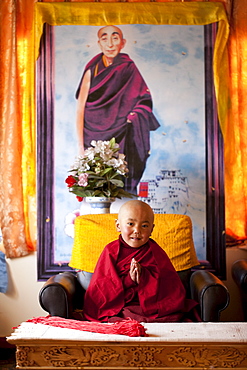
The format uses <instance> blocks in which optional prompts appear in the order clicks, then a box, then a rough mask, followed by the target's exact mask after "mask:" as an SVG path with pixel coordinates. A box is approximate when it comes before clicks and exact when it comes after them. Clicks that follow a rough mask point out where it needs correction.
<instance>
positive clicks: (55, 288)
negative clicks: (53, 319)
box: [39, 272, 85, 319]
mask: <svg viewBox="0 0 247 370" xmlns="http://www.w3.org/2000/svg"><path fill="white" fill-rule="evenodd" d="M84 293H85V292H84V290H83V289H82V287H81V286H80V284H79V282H78V281H77V278H76V276H75V275H74V274H73V273H71V272H63V273H61V274H58V275H55V276H52V277H51V278H50V279H48V280H47V281H46V283H45V284H44V285H43V287H42V288H41V290H40V292H39V302H40V305H41V307H42V308H43V309H44V310H45V311H47V312H49V314H50V315H51V316H60V317H63V318H66V319H68V318H72V317H73V316H72V312H73V310H75V309H76V308H81V307H82V305H83V298H84Z"/></svg>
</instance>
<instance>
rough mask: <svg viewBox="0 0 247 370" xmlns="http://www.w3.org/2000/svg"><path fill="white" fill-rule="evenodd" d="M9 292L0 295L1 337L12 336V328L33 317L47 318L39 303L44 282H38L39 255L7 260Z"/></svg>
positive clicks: (34, 254)
mask: <svg viewBox="0 0 247 370" xmlns="http://www.w3.org/2000/svg"><path fill="white" fill-rule="evenodd" d="M6 262H7V270H8V279H9V284H8V290H7V293H6V294H3V293H0V337H5V336H8V335H10V333H11V332H12V328H13V327H16V326H18V325H19V324H20V323H21V322H23V321H26V320H28V319H30V318H32V317H37V316H46V315H47V314H48V313H47V312H45V311H44V310H42V308H41V307H40V305H39V301H38V293H39V290H40V289H41V287H42V286H43V284H44V283H43V282H37V268H36V266H37V255H36V253H33V254H30V255H28V256H26V257H21V258H13V259H10V258H7V260H6Z"/></svg>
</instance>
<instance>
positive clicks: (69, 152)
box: [37, 4, 225, 280]
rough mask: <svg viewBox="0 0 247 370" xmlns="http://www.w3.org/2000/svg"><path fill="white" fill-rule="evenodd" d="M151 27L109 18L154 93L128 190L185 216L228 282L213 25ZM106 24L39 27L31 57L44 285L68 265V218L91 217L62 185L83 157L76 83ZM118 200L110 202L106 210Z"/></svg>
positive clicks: (202, 255) (209, 263) (203, 257)
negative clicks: (143, 153)
mask: <svg viewBox="0 0 247 370" xmlns="http://www.w3.org/2000/svg"><path fill="white" fill-rule="evenodd" d="M57 5H58V4H57ZM149 5H151V4H149ZM153 23H154V24H153ZM153 23H151V24H150V23H148V24H143V23H141V22H136V23H131V24H122V23H121V24H118V23H116V22H114V25H116V27H118V28H119V29H120V30H121V32H122V34H123V38H124V40H126V41H125V43H124V47H123V48H122V49H121V51H120V53H121V54H124V55H127V56H128V58H130V59H131V61H132V62H133V63H134V65H135V67H136V70H137V73H138V74H139V75H140V76H141V78H142V79H143V81H144V84H145V86H146V87H147V89H148V90H149V92H150V96H151V98H150V101H151V110H152V115H153V117H154V121H155V124H154V125H153V127H152V129H150V132H149V133H148V141H149V152H148V158H147V159H146V161H145V164H144V170H143V171H142V174H141V176H140V177H139V179H138V181H137V183H136V188H135V189H134V192H135V193H136V195H137V196H138V199H141V200H143V201H145V202H147V203H148V204H149V205H150V206H151V207H152V209H153V210H154V212H155V213H177V214H186V215H188V216H190V218H191V219H192V224H193V239H194V243H195V248H196V253H197V256H198V259H199V260H200V261H202V264H203V267H204V268H209V269H210V270H212V271H214V272H215V273H216V274H217V275H218V276H219V277H221V278H224V275H225V244H224V227H225V225H224V181H223V178H224V171H223V169H224V166H223V163H224V162H223V139H222V134H221V129H220V125H219V121H218V112H217V104H216V97H215V86H214V78H213V77H214V76H213V67H212V65H213V55H214V47H215V42H216V40H217V32H218V24H217V23H213V24H209V25H205V24H186V25H184V24H156V22H153ZM104 26H106V24H105V23H104V22H102V23H100V22H99V24H97V25H94V24H92V25H91V24H61V25H48V24H45V25H44V30H43V34H42V38H41V44H40V56H39V58H38V60H37V165H38V230H39V238H38V248H39V249H38V250H39V252H38V275H39V279H40V280H42V279H46V278H47V277H49V276H51V275H53V274H55V273H57V272H58V271H60V270H62V271H64V270H67V269H70V268H69V267H68V263H69V260H70V256H71V251H72V247H73V237H74V220H75V218H76V217H77V216H78V215H80V214H86V213H90V210H89V208H88V205H87V204H86V202H85V201H83V202H78V200H77V199H76V197H75V195H73V194H71V193H69V191H68V188H67V186H66V184H65V179H66V177H67V175H68V171H69V170H70V168H71V165H72V164H73V162H74V159H75V157H76V156H77V155H78V152H79V144H78V143H79V138H78V130H77V126H76V112H77V110H78V101H77V96H78V94H77V91H78V87H79V86H80V81H81V79H82V76H83V73H84V69H85V66H86V65H87V64H88V63H89V62H90V61H92V60H94V58H95V57H96V56H98V55H99V54H100V53H101V49H100V45H99V39H98V32H99V30H100V29H101V28H102V27H104ZM139 75H138V76H139ZM105 78H106V77H105ZM129 86H130V85H129V84H128V87H129ZM135 86H136V85H135ZM129 89H130V88H129ZM102 91H103V90H102ZM103 94H104V92H103ZM131 94H132V91H130V90H128V95H131ZM114 95H116V94H115V93H114ZM126 96H127V95H124V99H125V100H124V102H122V103H121V106H122V105H124V104H125V102H127V98H126ZM126 104H127V103H126ZM130 110H131V108H130ZM113 114H114V113H113V111H112V115H113ZM109 115H111V110H110V109H109ZM101 119H102V121H103V116H102V117H101ZM110 119H111V118H110V117H109V122H110ZM143 122H144V121H143ZM143 122H142V124H144V123H143ZM100 124H101V122H100V120H99V125H100ZM143 127H144V126H143ZM106 131H107V130H102V131H101V132H100V133H99V136H97V135H96V133H95V136H97V137H96V139H99V138H100V139H101V140H109V139H110V137H109V134H107V133H105V132H106ZM95 132H96V130H95ZM107 135H108V136H107ZM133 137H134V136H133ZM136 137H137V136H136ZM92 139H95V138H94V136H92ZM133 140H137V139H136V138H135V137H134V139H133ZM129 141H130V139H128V142H129ZM130 145H131V147H133V143H132V144H130ZM133 157H134V158H136V156H135V155H133ZM132 159H133V158H132ZM132 159H131V158H130V163H131V161H132ZM133 162H135V160H133ZM132 190H133V189H132ZM124 201H126V199H123V200H117V201H116V202H114V204H113V205H112V206H111V212H112V213H117V212H118V209H119V207H120V206H121V204H122V203H123V202H124Z"/></svg>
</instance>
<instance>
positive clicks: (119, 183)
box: [110, 179, 124, 188]
mask: <svg viewBox="0 0 247 370" xmlns="http://www.w3.org/2000/svg"><path fill="white" fill-rule="evenodd" d="M110 182H111V183H112V184H114V185H116V186H117V187H119V188H122V187H123V186H124V183H123V181H122V180H118V179H110Z"/></svg>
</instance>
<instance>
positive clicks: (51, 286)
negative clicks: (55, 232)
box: [39, 214, 229, 322]
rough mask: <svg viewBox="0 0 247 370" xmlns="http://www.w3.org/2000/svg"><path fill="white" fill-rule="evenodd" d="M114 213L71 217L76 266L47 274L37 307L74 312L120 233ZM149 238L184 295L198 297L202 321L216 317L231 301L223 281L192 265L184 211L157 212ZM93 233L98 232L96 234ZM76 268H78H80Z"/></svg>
mask: <svg viewBox="0 0 247 370" xmlns="http://www.w3.org/2000/svg"><path fill="white" fill-rule="evenodd" d="M116 217H117V215H115V214H108V215H87V216H79V217H77V219H76V222H75V239H74V247H73V251H72V257H71V262H70V264H69V265H70V266H71V267H72V268H73V269H76V270H77V272H76V271H75V270H74V271H71V272H63V273H60V274H58V275H56V276H53V277H51V278H50V279H48V281H47V282H46V283H45V284H44V286H43V287H42V289H41V290H40V293H39V301H40V305H41V307H42V308H43V309H44V310H45V311H47V312H49V314H50V315H51V316H60V317H64V318H77V317H76V314H75V312H76V311H77V310H81V309H82V308H83V298H84V293H85V289H86V288H87V285H88V282H89V280H90V277H91V275H92V273H93V271H94V266H95V264H96V262H97V260H98V257H99V254H100V253H101V251H102V249H103V248H104V246H105V245H106V244H107V243H109V242H110V241H112V240H115V239H116V238H117V237H118V233H117V231H116V230H115V224H114V219H116ZM154 223H155V228H154V231H153V234H152V238H153V239H154V240H155V241H157V243H158V244H159V245H160V246H161V247H162V248H163V249H164V250H165V251H166V253H167V254H168V256H169V257H170V259H171V261H172V263H173V265H174V267H175V269H176V271H177V273H178V275H179V277H180V279H181V281H182V282H183V284H184V286H185V289H186V292H187V296H188V298H193V299H194V300H196V301H197V302H198V303H199V306H200V314H201V319H202V321H204V322H207V321H214V322H217V321H219V320H220V312H221V311H222V310H224V309H225V308H226V307H227V306H228V303H229V293H228V290H227V288H226V287H225V285H224V284H223V283H222V282H221V281H220V279H218V278H217V277H216V276H215V275H213V274H212V273H211V272H208V271H205V270H200V268H199V269H198V270H196V271H194V270H193V268H194V267H195V266H198V265H199V262H198V260H197V257H196V253H195V249H194V243H193V238H192V223H191V220H190V218H189V217H188V216H185V215H169V214H156V215H155V221H154ZM95 236H97V238H96V237H95ZM78 270H79V271H78Z"/></svg>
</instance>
